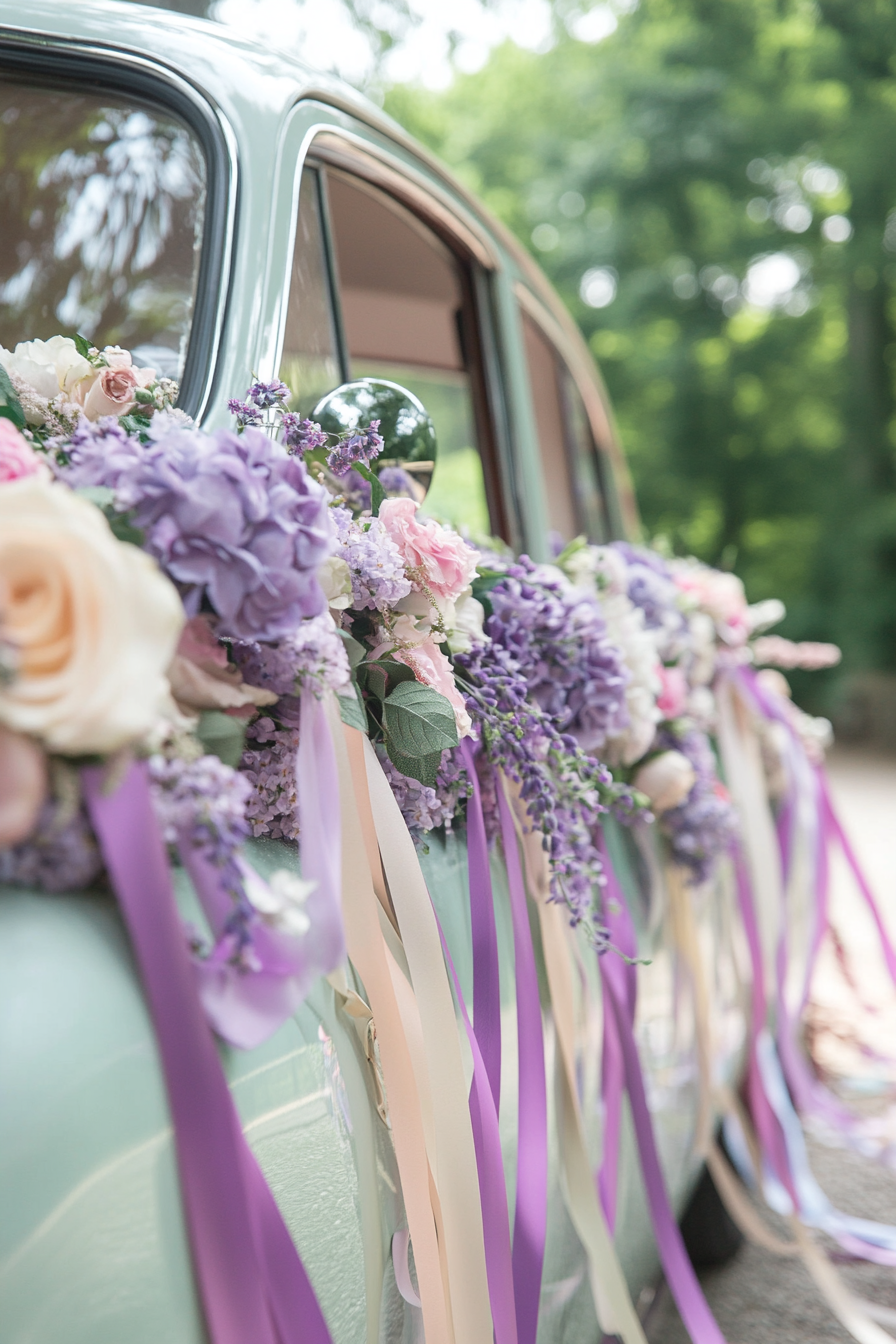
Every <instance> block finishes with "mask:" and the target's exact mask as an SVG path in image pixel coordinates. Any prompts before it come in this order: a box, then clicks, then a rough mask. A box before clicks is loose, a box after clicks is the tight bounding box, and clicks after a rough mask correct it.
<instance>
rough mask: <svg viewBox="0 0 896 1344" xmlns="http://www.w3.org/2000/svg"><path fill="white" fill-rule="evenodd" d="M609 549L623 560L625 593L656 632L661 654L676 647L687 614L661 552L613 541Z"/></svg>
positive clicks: (685, 627) (670, 652)
mask: <svg viewBox="0 0 896 1344" xmlns="http://www.w3.org/2000/svg"><path fill="white" fill-rule="evenodd" d="M612 549H613V550H614V551H616V552H617V553H618V554H619V555H621V556H622V558H623V559H624V560H625V564H626V572H627V578H628V597H629V600H630V601H631V602H633V603H634V605H635V606H636V607H640V609H641V611H643V613H644V624H645V626H646V627H647V629H648V630H656V631H659V632H661V634H660V641H659V643H660V648H659V652H660V654H661V655H662V656H663V657H666V656H667V655H670V656H671V655H672V654H674V653H675V652H677V651H678V648H679V646H680V645H681V644H682V642H683V641H684V639H685V638H686V636H687V630H688V624H687V618H686V617H685V615H684V613H683V612H682V611H681V610H680V608H679V606H678V589H677V587H676V584H675V580H674V578H673V576H672V571H671V570H670V568H669V566H668V565H667V564H666V562H665V560H664V559H663V558H662V556H661V555H658V554H657V553H656V551H651V550H648V549H647V547H645V546H632V545H631V544H630V543H629V542H627V541H614V542H613V543H612Z"/></svg>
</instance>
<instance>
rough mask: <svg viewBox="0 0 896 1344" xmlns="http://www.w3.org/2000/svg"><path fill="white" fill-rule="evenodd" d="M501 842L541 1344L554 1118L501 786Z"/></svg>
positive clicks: (519, 1310)
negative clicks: (550, 1123) (513, 969)
mask: <svg viewBox="0 0 896 1344" xmlns="http://www.w3.org/2000/svg"><path fill="white" fill-rule="evenodd" d="M496 788H497V793H498V812H499V815H500V818H501V838H502V840H503V842H504V857H505V859H506V862H507V885H508V888H509V891H510V913H511V918H512V921H513V946H514V953H515V961H516V1030H517V1049H518V1054H519V1105H518V1108H517V1131H518V1133H517V1156H516V1212H515V1215H514V1220H513V1288H514V1295H515V1297H516V1319H517V1329H518V1331H519V1340H520V1344H535V1336H536V1334H537V1332H538V1307H539V1303H540V1301H541V1280H542V1274H543V1272H544V1248H545V1239H546V1236H547V1212H548V1117H547V1088H546V1084H545V1073H544V1027H543V1024H542V1020H541V1000H540V997H539V993H538V972H537V970H536V967H535V952H534V950H533V947H532V930H531V928H530V926H529V910H528V906H527V903H526V888H525V886H524V884H523V874H522V869H521V867H520V851H519V845H518V842H517V836H516V829H515V827H514V824H513V817H512V816H511V814H510V804H509V803H508V801H507V796H506V794H505V792H504V786H503V781H502V780H501V779H498V780H496Z"/></svg>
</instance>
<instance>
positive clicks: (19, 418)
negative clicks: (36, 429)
mask: <svg viewBox="0 0 896 1344" xmlns="http://www.w3.org/2000/svg"><path fill="white" fill-rule="evenodd" d="M0 397H2V398H3V402H2V404H0V415H2V416H3V418H4V420H11V421H12V422H13V424H14V425H15V427H16V429H24V428H25V412H24V411H23V410H22V403H21V402H20V401H19V398H18V394H17V393H16V390H15V388H14V387H13V385H12V379H11V378H10V376H9V374H8V373H7V372H6V370H5V369H4V367H3V365H2V364H0Z"/></svg>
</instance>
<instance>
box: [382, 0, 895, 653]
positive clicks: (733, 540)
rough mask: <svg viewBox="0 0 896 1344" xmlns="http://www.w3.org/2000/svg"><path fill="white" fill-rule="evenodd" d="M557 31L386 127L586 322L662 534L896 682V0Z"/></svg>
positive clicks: (740, 10)
mask: <svg viewBox="0 0 896 1344" xmlns="http://www.w3.org/2000/svg"><path fill="white" fill-rule="evenodd" d="M621 10H625V11H627V12H620V11H621ZM597 11H598V17H599V18H601V17H602V18H603V19H604V20H606V27H611V26H612V23H613V13H612V10H611V8H610V6H609V5H604V6H598V7H597ZM556 12H557V41H556V43H555V45H554V46H553V47H552V48H551V50H549V51H547V52H544V53H541V54H538V53H532V52H528V51H522V50H520V49H519V48H517V47H516V46H514V45H513V44H511V43H508V44H505V45H504V46H503V47H501V48H499V49H497V50H496V51H495V52H494V53H493V54H492V57H491V59H490V60H489V62H488V64H487V65H486V66H485V67H484V68H483V69H482V70H481V71H480V72H479V73H477V74H474V75H460V76H458V78H457V80H456V82H455V83H454V84H453V85H452V86H451V87H450V88H449V89H448V90H446V91H445V92H443V93H432V92H426V91H423V90H420V89H417V88H413V87H409V86H400V87H394V88H392V89H391V90H389V91H388V93H387V95H386V108H387V110H388V111H389V112H391V113H392V115H393V116H395V117H396V118H397V120H399V121H400V122H402V123H403V124H404V125H405V126H406V127H408V129H409V130H411V131H412V132H413V133H414V134H415V135H417V136H418V137H419V138H420V139H421V140H423V141H424V142H426V143H428V144H429V145H430V146H431V147H432V148H433V149H435V150H436V152H438V153H439V154H440V155H441V156H442V157H443V158H445V159H446V160H447V161H448V162H449V163H451V164H452V165H453V166H454V167H455V169H456V170H457V171H458V173H459V174H460V175H461V176H462V177H463V178H465V179H466V181H467V182H468V183H469V184H470V185H471V186H472V187H473V189H474V190H475V191H476V192H478V193H479V194H480V195H481V196H482V197H483V198H484V199H485V200H486V202H487V203H488V204H489V205H490V206H491V208H492V209H493V210H494V211H495V213H496V214H497V215H499V216H500V217H501V218H502V219H503V220H504V221H505V222H506V223H507V224H508V225H509V226H510V227H511V228H512V229H513V230H514V231H515V232H516V234H517V235H518V236H519V237H520V238H521V239H522V240H523V241H524V242H525V243H526V244H527V245H528V246H530V247H532V248H533V250H534V251H535V253H536V255H537V256H538V259H539V261H540V262H541V264H542V266H543V267H544V269H545V270H546V271H547V273H548V275H549V276H550V278H551V279H552V281H553V282H554V283H555V285H556V286H557V287H558V289H559V290H560V292H561V294H562V295H563V297H564V299H565V300H566V301H567V303H568V304H569V306H570V308H571V309H572V311H573V313H574V314H575V316H576V318H577V319H578V321H579V323H580V324H581V326H582V329H583V330H584V332H585V334H586V336H587V337H588V339H589V341H590V344H591V347H592V349H593V351H594V353H595V355H596V357H597V358H598V360H599V361H600V363H601V366H602V368H603V372H604V375H605V377H606V380H607V383H608V386H609V389H610V392H611V395H612V397H613V401H614V404H615V408H616V412H617V416H618V419H619V422H620V426H621V431H622V436H623V441H624V444H625V447H626V449H627V451H628V454H629V457H630V460H631V464H632V468H633V472H634V475H635V479H636V483H637V486H638V492H639V498H640V503H641V510H642V515H643V518H644V521H645V527H646V530H647V532H648V533H649V534H651V535H655V534H657V533H662V534H665V535H666V536H667V537H668V538H669V540H670V541H671V543H672V544H673V546H674V547H675V549H676V550H680V551H690V552H693V553H694V554H696V555H698V556H700V557H701V558H703V559H705V560H707V561H709V562H711V563H713V564H721V565H722V566H725V567H728V568H733V569H735V570H736V571H737V572H738V573H739V574H741V575H742V577H743V578H744V580H745V582H746V585H747V590H748V593H749V596H750V597H751V599H753V600H756V599H759V598H762V597H766V596H771V595H777V596H780V597H782V598H783V599H784V600H785V602H786V603H787V605H788V611H789V615H788V620H787V624H786V627H784V629H785V630H786V632H787V633H789V634H791V635H793V636H794V637H797V638H808V637H812V638H830V639H834V640H836V641H837V642H839V643H841V644H842V645H843V647H844V651H845V655H846V657H845V663H844V667H845V669H846V670H849V669H855V668H884V669H891V668H893V667H894V665H896V491H894V485H896V481H894V452H896V407H894V364H896V264H894V260H893V259H892V258H893V254H896V210H894V206H896V160H894V146H896V3H894V0H817V2H816V0H641V3H640V4H639V5H637V7H633V6H632V5H631V4H630V3H629V4H626V5H622V4H620V3H619V0H617V5H616V14H617V16H618V26H617V27H616V29H615V31H613V32H612V33H611V34H610V35H609V36H607V37H605V38H604V39H603V40H602V41H600V42H597V43H591V44H589V43H587V42H585V41H581V40H577V39H576V38H575V37H574V36H572V34H573V33H575V32H576V31H584V30H585V28H586V27H587V23H586V20H587V18H588V16H587V15H586V16H584V17H583V15H582V14H581V13H580V12H579V11H577V10H574V9H571V8H567V9H564V0H556ZM593 13H594V11H592V15H593ZM598 26H599V25H598Z"/></svg>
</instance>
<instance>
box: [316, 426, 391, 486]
mask: <svg viewBox="0 0 896 1344" xmlns="http://www.w3.org/2000/svg"><path fill="white" fill-rule="evenodd" d="M379 427H380V422H379V420H371V422H370V424H369V425H368V426H367V428H366V429H364V430H359V431H357V432H356V433H354V434H351V435H349V437H348V438H347V439H343V440H341V441H340V442H339V443H337V444H336V447H335V448H333V449H332V450H331V451H330V453H329V455H328V457H327V466H328V467H329V468H330V471H331V472H332V473H333V475H334V476H345V475H346V474H347V473H348V472H350V471H351V469H352V468H353V467H358V466H362V467H369V466H370V464H371V462H372V461H373V460H374V458H376V457H379V455H380V453H381V452H382V451H383V437H382V435H381V434H378V433H377V430H378V429H379Z"/></svg>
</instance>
